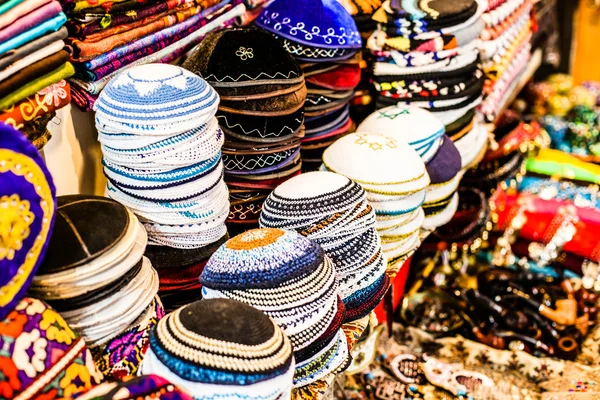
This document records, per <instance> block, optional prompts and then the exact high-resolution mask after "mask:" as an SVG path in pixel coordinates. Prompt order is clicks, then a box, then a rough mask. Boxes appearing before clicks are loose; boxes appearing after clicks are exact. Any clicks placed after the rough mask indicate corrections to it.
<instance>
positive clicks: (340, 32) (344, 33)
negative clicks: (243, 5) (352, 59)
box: [256, 0, 362, 49]
mask: <svg viewBox="0 0 600 400" xmlns="http://www.w3.org/2000/svg"><path fill="white" fill-rule="evenodd" d="M256 25H258V26H260V27H261V28H264V29H266V30H268V31H270V32H272V33H274V34H276V35H277V36H281V37H283V38H285V39H289V40H291V41H292V42H296V43H300V44H303V45H306V46H311V47H319V48H327V49H359V48H360V47H361V46H362V42H361V37H360V32H359V31H358V28H357V27H356V23H355V22H354V20H353V19H352V16H351V15H350V14H349V13H348V11H346V10H345V9H344V7H343V6H342V5H341V4H340V3H338V2H337V0H300V1H298V0H278V1H275V2H273V3H272V4H271V5H269V7H267V8H266V10H264V11H263V13H262V14H261V15H260V16H259V17H258V19H257V20H256Z"/></svg>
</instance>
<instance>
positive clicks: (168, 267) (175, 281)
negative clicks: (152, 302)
mask: <svg viewBox="0 0 600 400" xmlns="http://www.w3.org/2000/svg"><path fill="white" fill-rule="evenodd" d="M228 238H229V237H228V236H227V235H224V236H223V237H222V238H221V239H219V240H218V241H216V242H215V243H211V244H209V245H206V246H202V247H199V248H197V249H174V248H172V247H168V246H148V247H146V253H145V254H144V255H145V256H146V257H148V258H149V259H150V261H151V262H152V266H153V267H154V268H155V269H156V271H157V272H158V280H159V286H158V296H159V297H160V300H161V301H162V304H163V306H164V308H165V312H171V311H174V310H176V309H177V308H179V307H182V306H184V305H186V304H189V303H191V302H193V301H196V300H200V299H202V285H201V284H200V282H199V281H198V277H199V276H200V274H202V271H203V270H204V266H205V265H206V263H207V262H208V259H209V258H210V256H212V254H213V253H214V252H215V251H216V250H217V249H218V248H219V247H220V246H221V245H222V244H223V243H225V241H226V240H227V239H228Z"/></svg>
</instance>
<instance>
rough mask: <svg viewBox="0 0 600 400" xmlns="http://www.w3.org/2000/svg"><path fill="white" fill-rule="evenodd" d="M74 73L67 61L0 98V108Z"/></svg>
mask: <svg viewBox="0 0 600 400" xmlns="http://www.w3.org/2000/svg"><path fill="white" fill-rule="evenodd" d="M74 73H75V69H74V68H73V66H72V65H71V63H69V62H67V63H65V64H63V65H61V66H60V67H58V68H56V69H55V70H54V71H52V72H50V73H48V74H46V75H44V76H41V77H39V78H37V79H35V80H32V81H31V82H30V83H28V84H27V85H25V86H22V87H21V88H19V89H18V90H16V91H14V92H12V93H11V94H9V95H8V96H5V97H2V98H0V109H2V110H3V109H5V108H7V107H9V106H11V105H13V104H16V103H17V102H19V101H21V100H23V99H24V98H26V97H27V96H31V95H33V94H35V93H37V92H39V91H40V90H42V89H43V88H45V87H47V86H50V85H52V84H53V83H56V82H58V81H60V80H62V79H67V78H69V77H70V76H73V74H74Z"/></svg>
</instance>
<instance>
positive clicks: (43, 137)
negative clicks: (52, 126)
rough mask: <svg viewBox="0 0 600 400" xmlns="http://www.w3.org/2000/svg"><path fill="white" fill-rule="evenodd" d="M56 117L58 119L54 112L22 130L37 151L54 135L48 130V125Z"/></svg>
mask: <svg viewBox="0 0 600 400" xmlns="http://www.w3.org/2000/svg"><path fill="white" fill-rule="evenodd" d="M54 117H56V112H54V111H52V112H51V113H49V114H44V115H42V116H41V117H38V118H36V119H34V120H33V121H30V122H28V123H26V124H25V125H24V126H23V128H21V132H23V134H24V135H25V136H26V137H27V139H28V140H29V141H30V142H31V144H32V145H34V146H35V148H36V149H38V150H41V149H42V148H43V147H44V146H45V145H46V144H47V143H48V141H49V140H50V138H51V137H52V134H51V133H50V131H49V130H48V124H49V123H50V121H52V119H53V118H54Z"/></svg>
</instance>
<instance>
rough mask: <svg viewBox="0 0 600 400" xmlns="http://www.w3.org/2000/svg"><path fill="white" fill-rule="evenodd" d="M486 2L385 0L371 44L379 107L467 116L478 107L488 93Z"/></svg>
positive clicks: (368, 44) (479, 0)
mask: <svg viewBox="0 0 600 400" xmlns="http://www.w3.org/2000/svg"><path fill="white" fill-rule="evenodd" d="M484 3H486V2H485V1H481V0H458V1H452V2H442V1H440V2H435V3H431V2H419V4H418V5H417V4H414V2H409V3H407V2H403V1H400V0H386V1H385V2H384V3H383V6H382V7H381V8H380V9H379V10H377V12H376V13H375V14H374V15H373V19H374V20H376V21H377V22H379V27H378V29H377V30H376V31H375V32H374V33H373V35H372V36H371V37H370V38H369V41H368V43H367V47H368V48H369V49H370V50H371V51H372V53H373V55H374V56H375V57H376V62H375V64H374V67H373V74H374V77H373V80H374V83H375V88H376V90H377V92H378V97H377V108H382V107H386V106H389V105H395V104H398V103H400V104H412V105H416V106H419V107H422V108H427V109H430V110H431V111H433V112H435V113H442V112H448V111H456V110H462V112H463V114H464V112H466V111H468V110H470V109H473V108H475V107H476V106H477V105H478V104H479V103H480V102H481V94H482V90H483V74H482V71H481V66H480V61H479V40H478V38H479V36H480V34H481V32H482V30H483V22H482V21H481V18H480V17H481V14H482V13H483V11H484V9H485V4H484ZM409 5H410V7H409Z"/></svg>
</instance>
